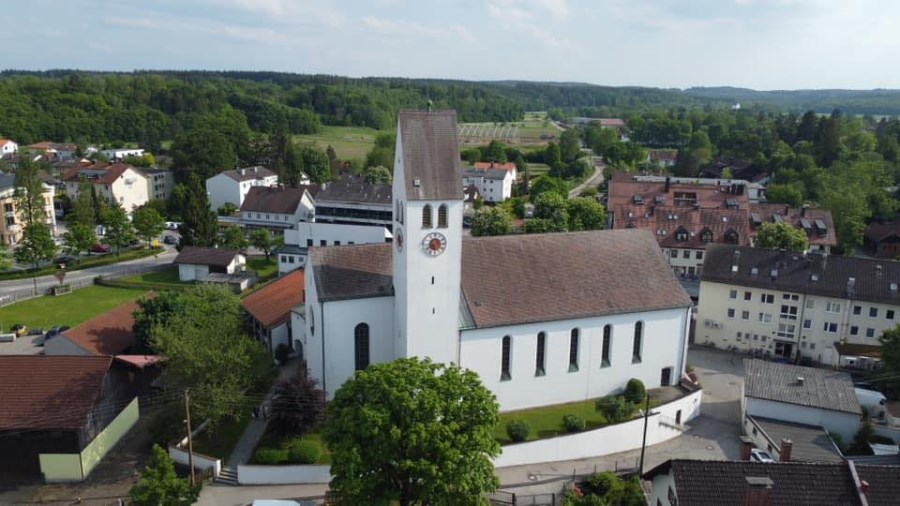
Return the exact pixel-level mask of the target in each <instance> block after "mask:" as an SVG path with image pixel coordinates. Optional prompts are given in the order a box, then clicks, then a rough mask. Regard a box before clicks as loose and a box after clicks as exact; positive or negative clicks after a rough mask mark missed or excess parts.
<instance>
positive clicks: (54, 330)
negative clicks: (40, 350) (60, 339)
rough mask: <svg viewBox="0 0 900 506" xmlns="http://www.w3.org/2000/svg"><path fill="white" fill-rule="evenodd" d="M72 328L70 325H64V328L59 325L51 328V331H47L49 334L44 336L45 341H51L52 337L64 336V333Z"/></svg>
mask: <svg viewBox="0 0 900 506" xmlns="http://www.w3.org/2000/svg"><path fill="white" fill-rule="evenodd" d="M70 328H71V327H69V326H68V325H62V326H59V325H57V326H54V327H50V329H49V330H47V333H46V334H44V339H50V338H51V337H54V336H58V335H60V334H62V333H63V332H65V331H67V330H69V329H70Z"/></svg>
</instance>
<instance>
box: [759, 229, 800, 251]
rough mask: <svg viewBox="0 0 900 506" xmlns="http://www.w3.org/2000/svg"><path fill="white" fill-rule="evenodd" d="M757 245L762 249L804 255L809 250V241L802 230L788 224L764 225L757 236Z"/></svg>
mask: <svg viewBox="0 0 900 506" xmlns="http://www.w3.org/2000/svg"><path fill="white" fill-rule="evenodd" d="M756 245H757V246H758V247H760V248H766V249H785V250H788V251H796V252H798V253H802V252H804V251H806V250H807V248H809V239H807V237H806V234H805V233H804V232H803V231H802V230H800V229H796V228H794V227H792V226H791V225H790V224H788V223H763V224H762V226H760V227H759V231H758V232H757V234H756Z"/></svg>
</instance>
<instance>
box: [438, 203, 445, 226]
mask: <svg viewBox="0 0 900 506" xmlns="http://www.w3.org/2000/svg"><path fill="white" fill-rule="evenodd" d="M438 228H447V204H441V207H438Z"/></svg>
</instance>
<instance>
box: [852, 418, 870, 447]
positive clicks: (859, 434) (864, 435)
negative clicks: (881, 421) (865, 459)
mask: <svg viewBox="0 0 900 506" xmlns="http://www.w3.org/2000/svg"><path fill="white" fill-rule="evenodd" d="M874 437H875V427H873V426H872V420H870V419H868V418H867V419H865V420H863V423H862V425H860V426H859V430H858V431H856V434H854V435H853V442H852V443H850V446H849V447H848V448H847V455H872V454H873V453H874V452H873V451H872V447H871V446H869V442H870V441H872V439H873V438H874Z"/></svg>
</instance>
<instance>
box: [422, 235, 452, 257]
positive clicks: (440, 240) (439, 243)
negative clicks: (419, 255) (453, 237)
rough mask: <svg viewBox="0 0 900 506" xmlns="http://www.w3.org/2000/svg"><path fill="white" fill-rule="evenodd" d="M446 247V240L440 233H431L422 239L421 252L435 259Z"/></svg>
mask: <svg viewBox="0 0 900 506" xmlns="http://www.w3.org/2000/svg"><path fill="white" fill-rule="evenodd" d="M446 247H447V238H446V237H444V234H442V233H440V232H431V233H430V234H428V235H426V236H425V238H424V239H422V251H423V252H425V254H426V255H429V256H433V257H436V256H438V255H440V254H441V253H443V252H444V249H445V248H446Z"/></svg>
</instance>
